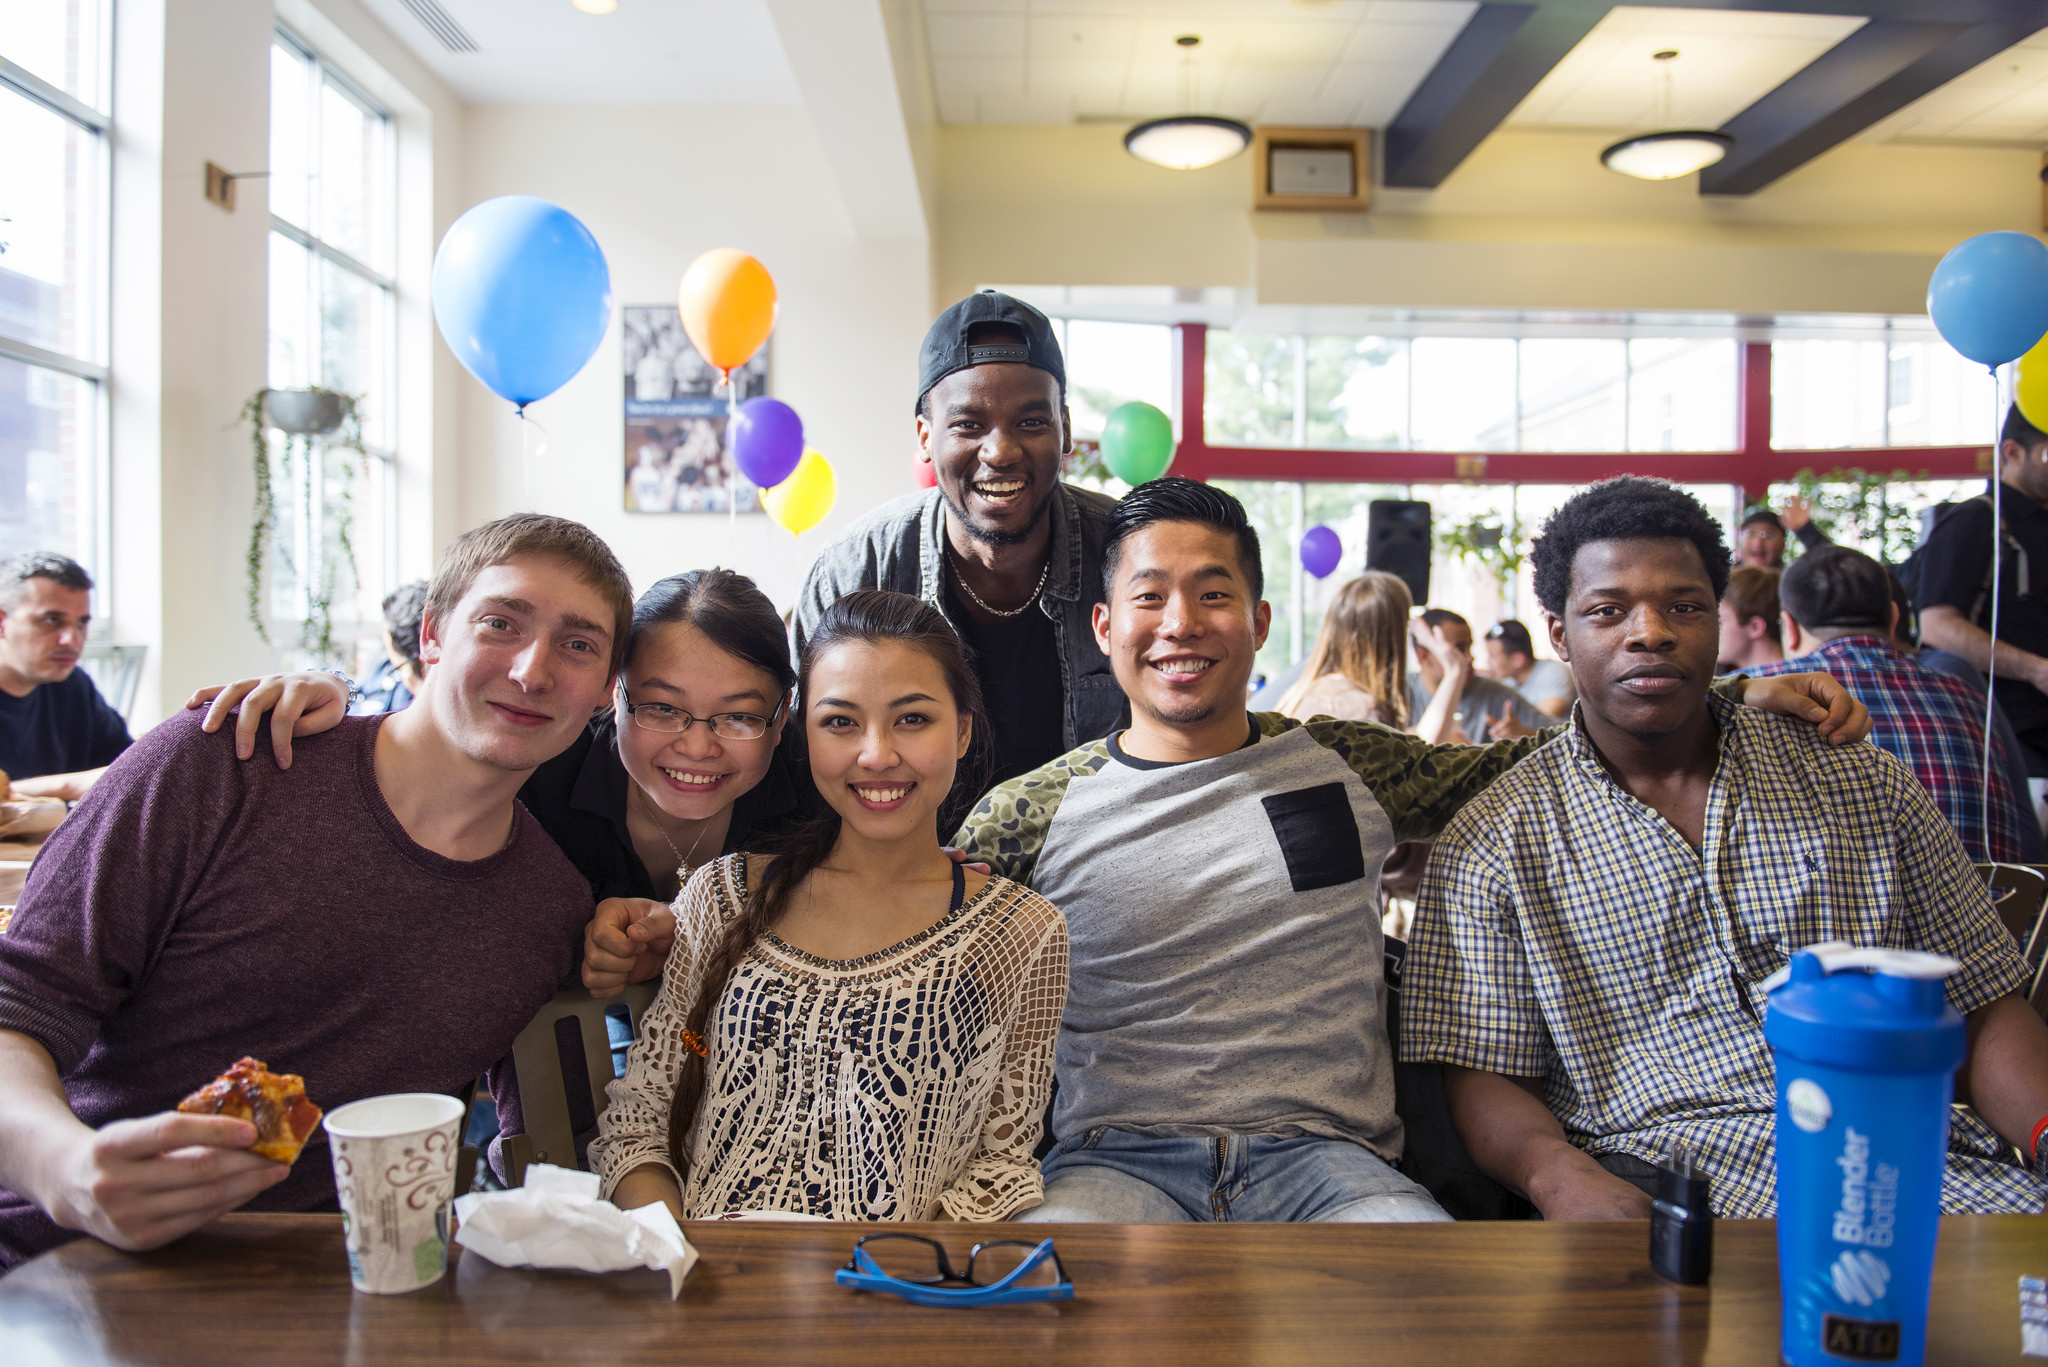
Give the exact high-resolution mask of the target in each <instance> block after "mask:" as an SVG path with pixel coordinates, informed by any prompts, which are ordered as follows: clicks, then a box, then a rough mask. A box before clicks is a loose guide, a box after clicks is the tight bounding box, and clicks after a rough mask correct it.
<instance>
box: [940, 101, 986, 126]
mask: <svg viewBox="0 0 2048 1367" xmlns="http://www.w3.org/2000/svg"><path fill="white" fill-rule="evenodd" d="M939 122H940V123H945V124H955V125H958V124H975V123H980V122H981V106H980V104H979V103H978V102H977V101H976V100H975V98H974V96H973V95H972V94H971V93H961V94H952V95H947V94H941V95H940V96H939Z"/></svg>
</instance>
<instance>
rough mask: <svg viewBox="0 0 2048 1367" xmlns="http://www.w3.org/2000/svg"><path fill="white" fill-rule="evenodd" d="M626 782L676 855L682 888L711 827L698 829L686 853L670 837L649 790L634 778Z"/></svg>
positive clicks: (688, 877) (657, 830)
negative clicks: (655, 808) (657, 812)
mask: <svg viewBox="0 0 2048 1367" xmlns="http://www.w3.org/2000/svg"><path fill="white" fill-rule="evenodd" d="M626 782H628V783H631V784H632V785H633V791H634V793H635V794H637V795H638V796H639V798H640V803H641V805H642V806H643V807H644V808H645V809H646V812H647V819H648V820H649V821H652V822H653V823H654V830H655V834H657V835H659V836H660V837H661V839H662V843H663V844H665V845H667V846H668V852H669V853H670V854H672V855H674V856H675V857H676V886H677V887H678V888H680V887H681V886H682V885H683V884H685V883H687V882H689V881H690V868H691V865H690V861H691V860H692V859H695V858H696V857H697V847H698V846H699V845H701V844H703V843H704V837H705V835H707V834H708V833H709V832H710V830H711V827H710V826H709V825H706V826H705V827H704V829H703V830H700V831H698V832H697V838H696V839H695V840H693V841H691V842H690V852H689V853H688V854H684V853H683V852H682V851H681V850H679V849H677V848H676V842H675V841H673V840H671V839H669V836H668V830H667V828H666V827H664V826H663V825H662V824H661V818H660V817H659V816H657V815H656V814H655V811H654V803H653V802H652V801H650V800H649V798H648V796H647V790H646V789H645V788H642V787H641V786H640V785H639V783H637V782H635V781H634V780H633V779H630V778H629V779H627V780H626Z"/></svg>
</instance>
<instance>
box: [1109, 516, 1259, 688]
mask: <svg viewBox="0 0 2048 1367" xmlns="http://www.w3.org/2000/svg"><path fill="white" fill-rule="evenodd" d="M1272 616H1273V614H1272V609H1271V608H1270V607H1268V606H1267V605H1266V604H1265V603H1263V602H1260V601H1258V600H1256V599H1254V598H1253V596H1252V591H1251V584H1250V581H1249V580H1248V579H1247V577H1246V575H1245V570H1244V566H1243V564H1242V563H1241V562H1240V561H1239V559H1238V544H1237V538H1236V537H1235V536H1233V535H1231V534H1230V533H1229V532H1226V531H1223V530H1222V529H1220V528H1217V527H1211V526H1208V525H1207V524H1205V523H1200V522H1154V523H1152V524H1151V525H1149V526H1145V527H1141V528H1139V529H1138V530H1137V531H1135V532H1133V533H1131V535H1130V536H1128V537H1126V538H1125V539H1124V542H1123V544H1122V546H1121V547H1120V548H1119V550H1118V556H1117V563H1116V581H1115V584H1114V585H1113V586H1112V588H1111V591H1110V592H1109V594H1108V595H1107V601H1105V602H1101V603H1097V604H1096V605H1095V642H1096V644H1097V645H1099V646H1101V647H1102V649H1103V651H1104V652H1105V653H1106V654H1107V655H1108V656H1109V659H1110V666H1111V668H1113V669H1114V670H1115V671H1116V681H1117V682H1118V683H1119V684H1122V685H1123V690H1124V694H1125V696H1126V697H1128V698H1129V699H1130V700H1131V706H1132V708H1133V709H1134V715H1135V714H1138V713H1141V714H1143V716H1144V717H1145V718H1148V719H1150V720H1151V721H1152V722H1154V723H1157V724H1158V725H1160V726H1163V727H1166V728H1168V729H1172V728H1176V727H1191V726H1199V725H1201V724H1202V723H1204V722H1207V721H1210V720H1211V719H1212V718H1216V717H1219V716H1221V715H1223V714H1225V713H1226V712H1227V713H1230V714H1235V715H1237V716H1239V717H1240V718H1241V717H1242V714H1243V712H1244V710H1245V686H1246V684H1248V683H1249V682H1250V681H1251V677H1252V663H1253V658H1254V657H1255V656H1256V655H1257V654H1258V650H1259V647H1260V646H1262V645H1264V644H1265V643H1266V630H1267V628H1268V627H1269V626H1270V625H1271V623H1272Z"/></svg>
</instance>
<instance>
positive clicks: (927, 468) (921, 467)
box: [910, 456, 939, 489]
mask: <svg viewBox="0 0 2048 1367" xmlns="http://www.w3.org/2000/svg"><path fill="white" fill-rule="evenodd" d="M910 472H911V474H912V476H913V477H915V478H916V480H917V487H918V488H920V489H936V488H938V487H939V467H938V466H936V465H934V464H932V463H931V462H930V461H928V460H926V459H925V458H924V457H923V456H918V457H916V458H915V459H913V460H912V461H911V462H910Z"/></svg>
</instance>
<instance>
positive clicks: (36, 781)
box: [13, 768, 107, 802]
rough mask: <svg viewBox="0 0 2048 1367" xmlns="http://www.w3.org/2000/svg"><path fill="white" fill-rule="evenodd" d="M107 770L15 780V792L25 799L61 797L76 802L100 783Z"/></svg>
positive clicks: (45, 775) (83, 770)
mask: <svg viewBox="0 0 2048 1367" xmlns="http://www.w3.org/2000/svg"><path fill="white" fill-rule="evenodd" d="M105 772H107V771H106V769H105V768H99V769H80V770H79V771H78V772H77V773H73V774H44V775H42V776H41V777H39V778H18V779H15V780H14V783H13V787H14V791H15V792H17V793H20V794H21V795H22V796H23V797H61V798H63V799H64V800H65V801H66V802H76V801H78V800H79V799H80V798H82V797H84V796H85V795H86V794H87V793H89V792H91V791H92V785H93V784H94V783H96V782H98V781H99V776H100V775H101V774H104V773H105Z"/></svg>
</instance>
